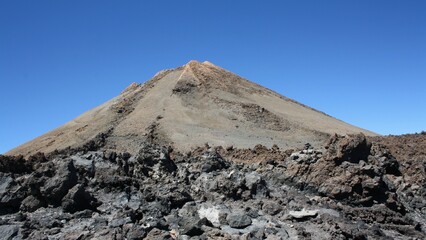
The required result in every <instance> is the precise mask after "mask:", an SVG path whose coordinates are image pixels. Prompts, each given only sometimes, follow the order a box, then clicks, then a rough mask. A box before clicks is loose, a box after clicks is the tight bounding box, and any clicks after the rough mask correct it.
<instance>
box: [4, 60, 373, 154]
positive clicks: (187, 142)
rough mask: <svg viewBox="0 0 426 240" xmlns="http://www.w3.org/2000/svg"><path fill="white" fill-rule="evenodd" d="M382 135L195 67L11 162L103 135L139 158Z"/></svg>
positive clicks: (138, 89) (162, 77)
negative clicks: (167, 151) (145, 152)
mask: <svg viewBox="0 0 426 240" xmlns="http://www.w3.org/2000/svg"><path fill="white" fill-rule="evenodd" d="M360 132H362V133H364V134H366V135H375V134H374V133H372V132H370V131H367V130H364V129H360V128H357V127H355V126H352V125H350V124H347V123H344V122H342V121H340V120H337V119H335V118H333V117H331V116H328V115H326V114H324V113H322V112H319V111H317V110H315V109H312V108H309V107H307V106H304V105H302V104H300V103H297V102H295V101H293V100H291V99H288V98H286V97H284V96H281V95H279V94H277V93H275V92H273V91H271V90H269V89H266V88H264V87H262V86H259V85H257V84H255V83H252V82H250V81H247V80H245V79H243V78H241V77H239V76H237V75H235V74H233V73H231V72H229V71H226V70H224V69H222V68H220V67H217V66H215V65H214V64H212V63H209V62H203V63H200V62H197V61H190V62H189V63H187V64H186V65H184V66H182V67H178V68H176V69H172V70H165V71H161V72H159V73H158V74H157V75H155V76H154V77H153V78H152V79H151V80H150V81H148V82H146V83H144V84H140V85H139V84H135V83H133V84H132V85H130V86H129V87H128V88H127V89H126V90H124V91H123V92H122V93H121V94H120V95H119V96H117V97H115V98H113V99H111V100H110V101H108V102H106V103H104V104H102V105H100V106H98V107H96V108H94V109H92V110H90V111H88V112H86V113H84V114H83V115H81V116H79V117H77V118H76V119H74V120H72V121H70V122H68V123H66V124H65V125H63V126H61V127H59V128H57V129H55V130H53V131H51V132H48V133H46V134H44V135H42V136H40V137H38V138H36V139H34V140H32V141H30V142H28V143H25V144H23V145H21V146H19V147H17V148H15V149H12V150H11V151H9V152H8V153H7V154H9V155H17V154H23V155H25V156H28V155H31V154H34V153H36V152H38V151H41V152H46V153H47V152H52V151H54V150H56V149H58V150H59V149H64V148H67V147H77V146H80V145H82V144H84V143H86V142H88V141H90V140H91V139H94V138H95V137H96V136H98V135H99V134H103V136H104V139H105V146H104V148H105V149H115V150H118V151H127V152H130V153H136V152H137V151H138V149H139V148H140V145H141V143H143V142H146V141H151V142H155V143H159V144H167V145H169V144H170V145H173V146H174V148H175V149H177V150H180V151H187V150H190V149H191V148H193V147H196V146H199V145H200V144H203V143H209V144H210V145H213V146H218V145H221V146H229V145H233V146H234V147H238V148H250V147H254V146H255V145H256V144H262V145H265V146H268V147H271V146H272V145H273V144H276V145H278V146H279V147H281V148H292V147H301V146H303V144H305V143H307V142H309V143H311V144H313V145H317V144H321V143H323V142H324V141H325V140H326V139H328V137H329V135H330V134H334V133H337V134H343V135H344V134H351V133H360Z"/></svg>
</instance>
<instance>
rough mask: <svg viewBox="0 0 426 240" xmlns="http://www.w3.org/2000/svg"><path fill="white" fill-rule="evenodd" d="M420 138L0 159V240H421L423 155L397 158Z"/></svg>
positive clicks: (424, 225)
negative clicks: (288, 148) (320, 145)
mask: <svg viewBox="0 0 426 240" xmlns="http://www.w3.org/2000/svg"><path fill="white" fill-rule="evenodd" d="M416 138H417V136H416ZM420 138H422V139H423V140H422V141H417V140H416V141H417V142H413V141H411V140H410V139H408V140H407V141H406V142H402V143H401V144H402V146H401V145H398V144H394V141H391V142H392V143H393V144H392V145H390V144H389V143H388V142H386V141H388V140H386V141H385V140H380V141H379V140H378V139H373V140H369V139H367V138H366V137H365V136H363V135H356V136H351V137H340V136H333V137H332V138H331V139H330V141H329V143H328V144H327V145H326V146H325V147H324V148H323V149H312V148H311V147H310V146H309V144H308V145H306V147H305V149H300V150H293V151H285V152H284V151H280V149H278V148H277V147H273V148H272V149H266V148H265V147H262V146H257V147H256V148H254V149H251V150H239V149H234V148H232V147H228V148H226V149H223V148H209V147H208V146H205V147H203V148H198V149H196V150H194V151H191V152H188V153H185V154H181V153H177V152H174V151H173V149H171V148H167V147H160V146H157V145H153V144H145V145H143V146H141V149H140V151H139V153H138V154H135V155H133V156H132V155H130V154H129V153H124V152H122V153H119V152H114V151H111V150H104V149H103V148H102V141H98V140H99V139H98V140H96V141H91V142H89V143H88V144H86V145H85V146H84V147H82V148H78V149H67V150H65V151H60V152H58V151H57V152H55V153H52V154H49V155H48V156H45V155H43V154H40V153H39V154H36V155H33V156H31V157H29V158H28V159H24V158H22V157H11V156H1V155H0V238H1V239H425V238H426V173H425V169H426V157H425V155H422V154H423V152H420V153H419V152H413V153H411V154H405V155H404V154H401V152H400V150H401V151H405V150H404V149H403V148H410V144H411V146H413V147H414V146H416V147H417V148H418V149H420V150H421V149H425V148H422V147H419V146H418V145H419V144H423V143H424V142H425V141H424V139H426V136H420ZM100 139H101V140H102V138H100ZM419 142H420V143H419ZM387 146H391V147H390V148H389V147H387ZM407 146H408V147H407ZM423 146H424V145H423ZM398 151H399V152H398ZM423 151H424V150H423ZM395 156H398V159H397V158H395ZM241 157H243V160H244V157H247V161H246V162H241V161H240V162H238V161H231V159H233V160H235V159H237V158H240V160H241Z"/></svg>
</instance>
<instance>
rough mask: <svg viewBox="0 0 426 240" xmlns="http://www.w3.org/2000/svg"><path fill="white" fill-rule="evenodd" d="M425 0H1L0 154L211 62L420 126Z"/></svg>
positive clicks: (308, 99) (396, 125)
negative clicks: (169, 73)
mask: <svg viewBox="0 0 426 240" xmlns="http://www.w3.org/2000/svg"><path fill="white" fill-rule="evenodd" d="M425 26H426V1H422V0H411V1H402V0H401V1H389V0H387V1H385V0H375V1H368V0H357V1H355V0H353V1H338V0H336V1H332V0H324V1H317V0H311V1H307V0H306V1H305V0H301V1H228V0H217V1H195V0H194V1H188V0H181V1H171V0H170V1H165V0H160V1H130V0H129V1H118V0H117V1H108V0H102V1H100V0H91V1H53V0H50V1H47V0H39V1H15V0H2V1H0V83H1V85H0V86H1V90H2V91H1V94H0V153H4V152H6V151H7V150H10V149H11V148H13V147H16V146H18V145H20V144H22V143H24V142H26V141H28V140H31V139H33V138H35V137H37V136H39V135H41V134H43V133H45V132H47V131H49V130H52V129H54V128H56V127H58V126H60V125H62V124H64V123H65V122H67V121H69V120H71V119H73V118H75V117H77V116H78V115H80V114H81V113H83V112H85V111H87V110H89V109H91V108H93V107H95V106H97V105H99V104H101V103H103V102H105V101H107V100H109V99H110V98H112V97H114V96H116V95H118V94H119V93H120V92H121V91H122V90H123V89H124V88H125V87H126V86H127V85H129V84H130V83H131V82H144V81H146V80H148V79H150V78H151V77H152V76H153V75H154V74H155V73H156V72H157V71H159V70H161V69H164V68H174V67H177V66H180V65H183V64H185V63H187V62H188V61H189V60H191V59H196V60H199V61H205V60H208V61H210V62H213V63H214V64H216V65H219V66H221V67H224V68H226V69H228V70H230V71H232V72H234V73H237V74H239V75H241V76H243V77H245V78H247V79H249V80H252V81H254V82H256V83H259V84H261V85H263V86H266V87H268V88H270V89H272V90H275V91H276V92H278V93H280V94H283V95H285V96H287V97H290V98H293V99H295V100H297V101H299V102H301V103H303V104H306V105H308V106H311V107H313V108H316V109H318V110H320V111H323V112H326V113H327V114H329V115H332V116H334V117H336V118H338V119H341V120H343V121H346V122H348V123H350V124H353V125H356V126H359V127H362V128H366V129H369V130H371V131H374V132H377V133H380V134H403V133H413V132H420V131H422V130H426V127H425V123H426V27H425Z"/></svg>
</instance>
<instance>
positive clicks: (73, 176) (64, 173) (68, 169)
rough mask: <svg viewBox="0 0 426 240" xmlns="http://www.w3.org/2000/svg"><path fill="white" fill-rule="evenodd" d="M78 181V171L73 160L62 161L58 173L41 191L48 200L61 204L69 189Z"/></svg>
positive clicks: (54, 203)
mask: <svg viewBox="0 0 426 240" xmlns="http://www.w3.org/2000/svg"><path fill="white" fill-rule="evenodd" d="M76 183H77V173H76V169H75V167H74V164H73V161H72V160H67V161H65V162H61V163H59V164H58V166H57V170H56V174H55V176H53V177H52V178H50V179H48V180H47V182H46V183H45V185H44V186H43V187H42V189H41V192H42V194H43V196H45V198H46V200H47V201H48V202H50V203H52V204H53V205H60V203H61V200H62V198H63V197H64V196H65V195H66V194H67V193H68V190H69V189H70V188H72V187H73V186H74V185H75V184H76Z"/></svg>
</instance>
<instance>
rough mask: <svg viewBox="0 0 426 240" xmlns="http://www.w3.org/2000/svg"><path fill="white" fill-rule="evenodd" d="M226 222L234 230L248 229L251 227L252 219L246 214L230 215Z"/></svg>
mask: <svg viewBox="0 0 426 240" xmlns="http://www.w3.org/2000/svg"><path fill="white" fill-rule="evenodd" d="M226 221H228V224H229V226H230V227H232V228H246V227H248V226H250V225H251V223H252V221H251V218H250V217H249V216H248V215H246V214H229V215H228V216H227V217H226Z"/></svg>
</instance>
